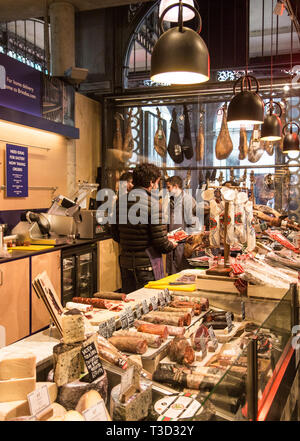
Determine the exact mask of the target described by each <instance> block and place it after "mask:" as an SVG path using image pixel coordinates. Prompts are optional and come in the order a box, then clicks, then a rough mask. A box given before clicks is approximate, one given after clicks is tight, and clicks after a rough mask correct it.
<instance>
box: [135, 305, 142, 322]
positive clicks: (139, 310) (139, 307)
mask: <svg viewBox="0 0 300 441" xmlns="http://www.w3.org/2000/svg"><path fill="white" fill-rule="evenodd" d="M135 314H136V318H137V319H138V320H139V319H140V318H141V317H142V304H141V303H139V304H138V305H136V307H135Z"/></svg>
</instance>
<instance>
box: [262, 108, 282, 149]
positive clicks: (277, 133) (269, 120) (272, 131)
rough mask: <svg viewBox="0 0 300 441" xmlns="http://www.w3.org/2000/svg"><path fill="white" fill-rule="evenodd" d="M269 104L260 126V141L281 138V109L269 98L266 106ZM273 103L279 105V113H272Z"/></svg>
mask: <svg viewBox="0 0 300 441" xmlns="http://www.w3.org/2000/svg"><path fill="white" fill-rule="evenodd" d="M267 105H269V110H268V111H269V113H268V114H267V115H266V116H265V118H264V123H263V124H262V126H261V136H260V139H261V140H262V141H279V140H280V139H281V120H280V117H281V114H282V109H281V106H280V104H279V103H276V102H273V100H270V101H269V102H268V103H267V104H266V106H267ZM274 105H277V106H278V107H279V112H280V113H279V115H277V114H276V113H273V111H274Z"/></svg>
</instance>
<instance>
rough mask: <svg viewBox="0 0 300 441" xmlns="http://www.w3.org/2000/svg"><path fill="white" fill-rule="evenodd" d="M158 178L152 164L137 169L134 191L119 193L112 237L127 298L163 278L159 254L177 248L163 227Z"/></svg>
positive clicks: (134, 178)
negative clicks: (117, 247) (116, 245)
mask: <svg viewBox="0 0 300 441" xmlns="http://www.w3.org/2000/svg"><path fill="white" fill-rule="evenodd" d="M160 176H161V175H160V170H159V168H158V167H156V166H155V165H153V164H140V165H137V166H136V168H135V169H134V170H133V173H132V177H133V181H132V182H133V189H132V190H131V191H130V192H129V193H125V192H123V193H120V196H119V199H118V201H117V206H116V223H115V224H114V225H111V233H112V237H113V239H114V240H115V241H116V242H119V243H120V246H121V253H120V269H121V276H122V290H123V292H125V293H126V294H128V293H130V292H133V291H135V290H137V289H140V288H142V287H143V286H144V285H146V284H147V283H148V282H149V281H151V280H159V279H161V278H162V277H164V271H163V262H162V254H167V253H169V252H170V251H171V250H173V249H174V248H175V247H176V244H173V243H172V242H171V241H169V240H168V237H167V228H166V226H165V225H163V224H162V212H161V205H160V203H159V199H158V183H159V180H160ZM126 205H127V208H126V213H125V212H124V207H126ZM124 214H125V216H124Z"/></svg>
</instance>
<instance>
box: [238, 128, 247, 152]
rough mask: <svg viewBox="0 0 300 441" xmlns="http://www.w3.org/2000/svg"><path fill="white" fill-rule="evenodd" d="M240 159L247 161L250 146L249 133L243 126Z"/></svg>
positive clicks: (241, 129)
mask: <svg viewBox="0 0 300 441" xmlns="http://www.w3.org/2000/svg"><path fill="white" fill-rule="evenodd" d="M239 151H240V154H239V159H240V160H241V159H246V158H247V153H248V144H247V132H246V129H245V127H243V126H241V128H240V144H239Z"/></svg>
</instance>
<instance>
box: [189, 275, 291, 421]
mask: <svg viewBox="0 0 300 441" xmlns="http://www.w3.org/2000/svg"><path fill="white" fill-rule="evenodd" d="M297 304H298V289H297V286H296V285H294V284H292V285H291V286H290V289H289V290H288V291H287V293H286V294H285V295H284V296H283V298H282V299H281V300H280V301H278V303H277V305H276V306H275V308H274V310H273V311H272V313H271V314H270V315H269V316H268V318H267V319H266V320H265V321H264V323H262V324H261V325H259V324H256V323H254V322H248V324H247V325H246V327H245V330H244V332H243V334H242V335H240V336H239V337H237V338H235V339H234V340H232V341H230V342H228V343H226V344H225V345H223V347H222V350H221V351H220V352H219V353H218V354H217V355H216V356H215V357H213V358H212V359H211V362H210V363H209V366H208V371H207V372H208V374H207V391H201V393H200V394H199V397H198V399H199V400H200V401H201V404H202V406H203V407H204V408H207V407H208V408H210V409H213V410H212V412H213V413H214V415H215V417H216V418H217V419H221V420H223V419H224V420H241V421H247V420H252V421H254V420H258V421H278V420H286V419H287V420H291V419H298V412H299V409H298V408H297V401H298V398H297V399H296V398H295V399H293V394H294V392H295V391H293V387H295V385H298V382H297V381H295V379H297V375H298V374H297V368H298V349H297V345H295V338H296V337H293V336H292V335H293V333H294V334H296V332H295V331H296V330H297V327H295V325H296V324H297V323H299V313H298V307H297ZM213 383H215V385H214V386H213V387H211V385H212V384H213ZM295 393H296V397H298V388H297V391H296V392H295ZM287 408H288V409H287ZM195 419H201V414H200V415H199V418H198V417H196V418H195Z"/></svg>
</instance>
